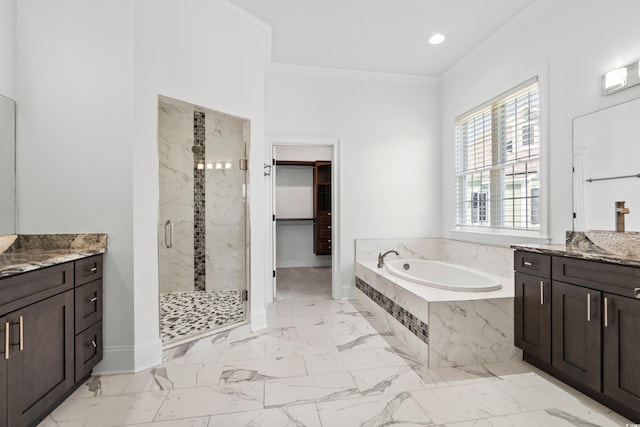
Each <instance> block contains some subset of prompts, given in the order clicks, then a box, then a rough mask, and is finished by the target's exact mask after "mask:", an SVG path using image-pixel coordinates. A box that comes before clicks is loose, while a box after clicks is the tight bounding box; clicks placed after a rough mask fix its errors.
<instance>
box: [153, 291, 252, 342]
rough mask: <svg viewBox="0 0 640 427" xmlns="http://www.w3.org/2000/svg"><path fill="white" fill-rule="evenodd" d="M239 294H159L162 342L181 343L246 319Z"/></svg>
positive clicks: (199, 292) (193, 292)
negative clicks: (185, 339)
mask: <svg viewBox="0 0 640 427" xmlns="http://www.w3.org/2000/svg"><path fill="white" fill-rule="evenodd" d="M241 296H242V294H241V292H240V291H189V292H171V293H163V294H160V338H161V339H162V343H163V344H165V345H166V344H168V343H171V342H175V341H179V340H182V339H184V338H187V337H190V336H194V335H198V334H200V333H204V332H207V331H211V330H214V329H215V328H217V327H219V326H223V325H228V324H231V323H236V322H240V321H242V320H244V318H245V308H244V307H245V303H243V302H242V298H241Z"/></svg>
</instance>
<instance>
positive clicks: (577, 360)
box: [551, 281, 602, 390]
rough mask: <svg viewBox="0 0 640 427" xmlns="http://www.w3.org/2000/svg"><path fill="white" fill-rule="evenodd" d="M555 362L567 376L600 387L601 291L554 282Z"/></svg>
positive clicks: (557, 367) (594, 387)
mask: <svg viewBox="0 0 640 427" xmlns="http://www.w3.org/2000/svg"><path fill="white" fill-rule="evenodd" d="M552 300H553V332H552V335H553V357H552V363H551V364H552V365H553V366H554V367H555V368H556V369H558V370H559V371H561V372H562V373H563V374H564V375H566V376H567V377H570V378H571V379H573V380H574V381H577V382H579V383H580V384H583V385H585V386H588V387H590V388H592V389H594V390H600V386H601V379H600V378H601V376H600V372H601V369H602V358H601V354H600V352H601V348H602V341H601V321H602V316H601V313H600V303H601V301H602V298H601V297H600V292H597V291H594V290H593V289H588V288H583V287H581V286H574V285H570V284H567V283H563V282H556V281H554V282H553V298H552Z"/></svg>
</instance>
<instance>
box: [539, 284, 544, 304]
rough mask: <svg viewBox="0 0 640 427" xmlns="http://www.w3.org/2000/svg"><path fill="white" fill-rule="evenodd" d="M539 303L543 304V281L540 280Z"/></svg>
mask: <svg viewBox="0 0 640 427" xmlns="http://www.w3.org/2000/svg"><path fill="white" fill-rule="evenodd" d="M540 305H544V281H542V280H540Z"/></svg>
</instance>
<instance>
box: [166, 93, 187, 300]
mask: <svg viewBox="0 0 640 427" xmlns="http://www.w3.org/2000/svg"><path fill="white" fill-rule="evenodd" d="M193 136H194V132H193V107H190V106H177V105H174V104H173V103H167V102H163V101H160V103H159V109H158V152H159V157H160V159H159V160H160V171H159V173H160V221H159V224H158V236H159V239H160V245H159V254H158V256H159V270H160V271H159V282H160V286H159V287H160V293H166V292H183V291H192V290H194V242H193V240H194V239H193V237H194V236H193V225H194V221H193V218H194V212H193V186H194V177H193V152H192V151H191V147H192V145H193ZM167 220H171V222H172V223H173V247H172V248H170V249H169V248H167V247H166V244H165V239H164V237H165V234H164V231H165V222H166V221H167Z"/></svg>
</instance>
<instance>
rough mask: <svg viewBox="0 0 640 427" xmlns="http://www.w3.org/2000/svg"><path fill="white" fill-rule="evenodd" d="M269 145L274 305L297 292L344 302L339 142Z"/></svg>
mask: <svg viewBox="0 0 640 427" xmlns="http://www.w3.org/2000/svg"><path fill="white" fill-rule="evenodd" d="M268 140H269V143H270V147H271V153H272V161H271V162H270V163H271V165H268V166H270V168H269V169H270V171H269V173H268V175H270V177H271V186H270V188H271V192H270V193H271V194H270V196H271V197H270V199H271V203H270V212H269V216H270V219H271V225H272V226H271V230H272V232H271V252H272V257H271V258H272V259H271V268H272V272H271V273H272V274H271V275H272V286H271V287H270V289H268V290H267V295H268V300H270V302H272V301H273V300H274V299H282V298H286V297H287V296H289V294H290V293H292V292H293V294H295V295H309V296H311V295H313V294H315V295H316V296H325V297H328V298H333V299H342V298H343V296H342V294H341V292H342V286H341V285H340V267H339V259H340V256H339V254H340V244H339V242H340V233H339V230H340V215H339V208H340V207H339V203H338V201H339V191H340V189H339V188H340V186H339V184H340V183H339V175H340V174H339V158H338V157H339V150H338V143H339V140H338V139H337V138H313V137H269V138H268ZM300 279H304V280H300ZM323 283H324V284H325V285H322V284H323ZM294 284H295V289H292V288H291V287H292V286H294ZM305 288H306V289H305ZM279 292H282V293H281V294H280V298H279Z"/></svg>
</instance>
